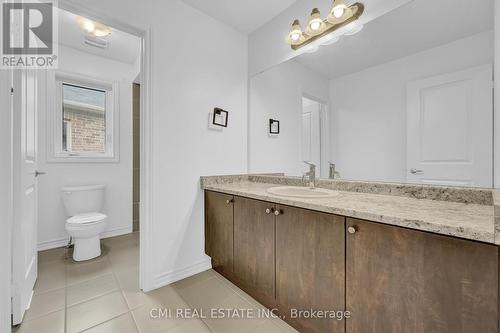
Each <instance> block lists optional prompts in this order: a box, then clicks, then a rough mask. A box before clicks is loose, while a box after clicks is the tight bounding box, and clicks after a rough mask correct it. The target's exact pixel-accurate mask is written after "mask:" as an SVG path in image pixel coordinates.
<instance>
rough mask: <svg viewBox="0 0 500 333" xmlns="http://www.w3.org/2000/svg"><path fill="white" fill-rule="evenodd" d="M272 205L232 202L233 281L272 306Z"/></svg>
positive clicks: (241, 200) (238, 198)
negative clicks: (236, 281) (235, 280)
mask: <svg viewBox="0 0 500 333" xmlns="http://www.w3.org/2000/svg"><path fill="white" fill-rule="evenodd" d="M273 208H274V205H273V204H270V203H267V202H263V201H258V200H252V199H246V198H241V197H235V199H234V266H233V272H234V277H235V278H236V279H237V280H238V282H239V283H240V284H241V286H242V287H243V289H244V290H245V291H247V292H248V293H249V294H251V295H252V296H254V297H255V298H257V299H259V300H260V301H261V302H263V303H265V304H266V305H267V304H273V300H274V298H275V220H274V214H273V211H274V209H273Z"/></svg>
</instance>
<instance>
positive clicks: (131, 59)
mask: <svg viewBox="0 0 500 333" xmlns="http://www.w3.org/2000/svg"><path fill="white" fill-rule="evenodd" d="M58 20H59V44H61V45H64V46H68V47H72V48H74V49H77V50H80V51H83V52H86V53H91V54H94V55H97V56H101V57H104V58H108V59H113V60H117V61H121V62H124V63H128V64H134V63H135V62H136V60H137V59H138V57H139V55H140V53H141V39H140V38H139V37H137V36H134V35H131V34H129V33H126V32H123V31H120V30H116V29H113V28H112V29H111V34H110V35H109V36H107V37H104V38H103V39H105V40H107V41H108V48H107V49H100V48H97V47H94V46H89V45H86V44H85V43H84V37H85V32H84V31H83V30H82V29H81V28H80V26H79V25H78V22H77V15H75V14H73V13H70V12H68V11H65V10H62V9H59V12H58Z"/></svg>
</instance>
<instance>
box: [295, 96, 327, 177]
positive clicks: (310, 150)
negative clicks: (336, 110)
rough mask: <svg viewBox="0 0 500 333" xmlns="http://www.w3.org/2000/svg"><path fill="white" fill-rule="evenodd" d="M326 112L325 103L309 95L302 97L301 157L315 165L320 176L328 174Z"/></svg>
mask: <svg viewBox="0 0 500 333" xmlns="http://www.w3.org/2000/svg"><path fill="white" fill-rule="evenodd" d="M326 112H327V104H326V103H324V102H321V101H319V100H318V99H315V98H314V97H311V96H303V97H302V114H301V116H302V119H301V120H302V128H301V130H302V135H301V159H302V161H309V162H312V163H313V164H314V165H316V174H317V175H318V176H320V177H326V176H328V166H327V163H328V161H327V157H326V156H327V155H326V153H327V151H326V146H327V140H326V134H327V130H326V127H325V125H326ZM305 171H307V170H305Z"/></svg>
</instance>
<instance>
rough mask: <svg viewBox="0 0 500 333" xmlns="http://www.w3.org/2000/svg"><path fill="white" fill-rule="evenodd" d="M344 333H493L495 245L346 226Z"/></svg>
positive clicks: (381, 227) (351, 221)
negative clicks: (347, 317)
mask: <svg viewBox="0 0 500 333" xmlns="http://www.w3.org/2000/svg"><path fill="white" fill-rule="evenodd" d="M347 226H348V227H353V228H355V229H351V230H350V231H351V232H354V233H348V234H347V235H348V236H347V263H346V265H347V279H346V289H347V290H346V292H347V297H346V302H347V309H348V310H350V311H352V319H350V320H348V321H347V328H346V329H347V332H349V333H355V332H359V333H365V332H374V333H376V332H381V333H390V332H395V333H396V332H398V333H399V332H407V333H412V332H418V333H426V332H450V333H460V332H463V333H468V332H498V249H497V247H496V246H492V245H486V244H481V243H476V242H472V241H466V240H460V239H456V238H452V237H446V236H440V235H435V234H429V233H425V232H419V231H414V230H408V229H404V228H398V227H392V226H387V225H382V224H377V223H371V222H363V221H359V220H354V219H348V221H347Z"/></svg>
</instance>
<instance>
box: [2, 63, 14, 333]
mask: <svg viewBox="0 0 500 333" xmlns="http://www.w3.org/2000/svg"><path fill="white" fill-rule="evenodd" d="M10 87H11V84H10V78H9V71H7V70H0V110H1V111H0V153H1V154H2V158H0V227H1V228H2V232H0V267H2V268H1V269H0V332H1V333H6V332H10V322H11V316H10V314H11V299H10V297H11V282H12V281H11V266H12V257H11V252H12V249H11V245H12V242H11V239H12V231H11V230H12V128H11V110H10Z"/></svg>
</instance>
